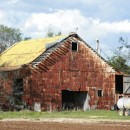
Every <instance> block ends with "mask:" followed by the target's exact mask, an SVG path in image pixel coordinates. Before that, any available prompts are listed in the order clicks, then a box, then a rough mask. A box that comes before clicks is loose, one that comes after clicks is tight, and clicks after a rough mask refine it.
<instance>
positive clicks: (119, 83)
mask: <svg viewBox="0 0 130 130" xmlns="http://www.w3.org/2000/svg"><path fill="white" fill-rule="evenodd" d="M115 83H116V88H115V89H116V91H115V92H116V94H123V75H116V76H115Z"/></svg>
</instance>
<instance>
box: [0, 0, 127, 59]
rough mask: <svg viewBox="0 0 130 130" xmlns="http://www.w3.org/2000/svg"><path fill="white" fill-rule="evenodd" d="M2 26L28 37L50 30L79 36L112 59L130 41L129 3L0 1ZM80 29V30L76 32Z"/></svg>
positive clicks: (114, 0)
mask: <svg viewBox="0 0 130 130" xmlns="http://www.w3.org/2000/svg"><path fill="white" fill-rule="evenodd" d="M0 3H1V4H0V24H4V25H6V26H9V27H14V28H19V29H21V31H22V33H23V34H24V35H25V36H30V37H32V38H34V39H36V38H41V37H45V35H46V33H47V31H48V29H53V30H54V32H56V33H57V32H59V31H61V32H62V34H69V33H70V32H77V33H78V35H79V36H80V37H81V38H83V39H84V40H85V41H86V42H87V43H88V44H89V45H90V46H92V47H93V48H94V49H96V40H97V39H99V42H100V50H101V52H100V53H101V55H103V56H104V57H107V56H111V55H112V52H113V51H114V49H115V48H116V47H118V46H119V45H120V44H119V37H124V38H127V39H128V41H129V39H130V38H129V37H130V13H129V8H130V0H64V1H63V0H0ZM77 28H78V30H77Z"/></svg>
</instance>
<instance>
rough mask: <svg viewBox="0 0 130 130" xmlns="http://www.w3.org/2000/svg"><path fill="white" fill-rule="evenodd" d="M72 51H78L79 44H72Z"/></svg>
mask: <svg viewBox="0 0 130 130" xmlns="http://www.w3.org/2000/svg"><path fill="white" fill-rule="evenodd" d="M72 51H78V44H77V42H72Z"/></svg>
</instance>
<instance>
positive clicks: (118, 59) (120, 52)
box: [108, 37, 130, 74]
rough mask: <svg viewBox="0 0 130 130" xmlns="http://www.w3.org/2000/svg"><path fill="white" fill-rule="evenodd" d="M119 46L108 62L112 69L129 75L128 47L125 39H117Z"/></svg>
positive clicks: (129, 59) (129, 51) (129, 56)
mask: <svg viewBox="0 0 130 130" xmlns="http://www.w3.org/2000/svg"><path fill="white" fill-rule="evenodd" d="M119 43H120V46H119V47H117V48H116V50H115V52H114V55H113V56H112V57H111V58H109V59H108V62H109V63H110V64H111V65H112V66H113V68H114V69H116V70H119V71H122V72H124V73H127V74H130V45H129V43H128V39H127V38H123V37H120V38H119Z"/></svg>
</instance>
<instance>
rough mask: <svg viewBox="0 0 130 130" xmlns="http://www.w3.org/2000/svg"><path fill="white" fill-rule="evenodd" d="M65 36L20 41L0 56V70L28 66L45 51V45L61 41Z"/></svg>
mask: <svg viewBox="0 0 130 130" xmlns="http://www.w3.org/2000/svg"><path fill="white" fill-rule="evenodd" d="M63 38H65V36H62V35H61V36H55V37H51V38H43V39H37V40H27V41H21V42H19V43H16V44H14V45H13V46H11V47H10V48H9V49H7V50H6V51H4V52H3V53H2V54H0V66H1V67H2V68H15V67H16V68H18V67H20V66H22V65H24V64H29V63H31V62H32V61H33V60H35V59H36V58H37V57H38V56H39V55H41V54H42V53H43V52H44V51H45V50H46V45H47V44H50V43H55V42H57V41H58V40H62V39H63Z"/></svg>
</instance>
